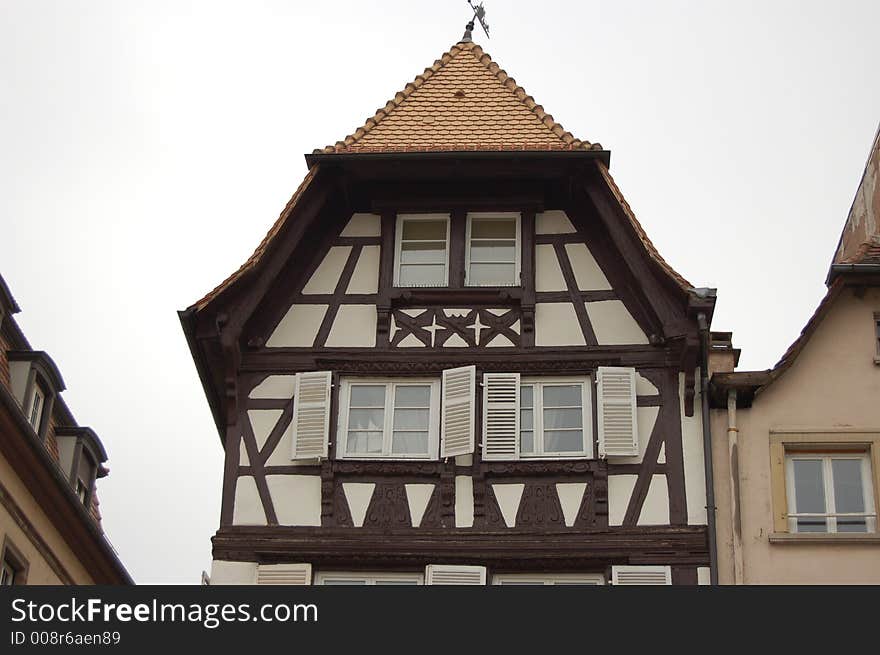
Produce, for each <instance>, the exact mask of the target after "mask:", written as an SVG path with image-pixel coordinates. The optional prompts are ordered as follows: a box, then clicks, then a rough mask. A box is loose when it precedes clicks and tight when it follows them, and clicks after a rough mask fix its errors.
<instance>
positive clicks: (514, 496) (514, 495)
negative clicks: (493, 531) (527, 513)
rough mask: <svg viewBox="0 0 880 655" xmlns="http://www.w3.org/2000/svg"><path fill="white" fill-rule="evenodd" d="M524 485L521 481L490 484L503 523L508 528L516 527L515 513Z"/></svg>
mask: <svg viewBox="0 0 880 655" xmlns="http://www.w3.org/2000/svg"><path fill="white" fill-rule="evenodd" d="M525 487H526V485H524V484H522V483H519V484H493V485H492V491H493V492H494V493H495V500H497V501H498V508H499V509H500V510H501V516H503V517H504V523H506V524H507V527H508V528H514V527H516V513H517V511H518V510H519V501H520V500H521V499H522V494H523V489H525Z"/></svg>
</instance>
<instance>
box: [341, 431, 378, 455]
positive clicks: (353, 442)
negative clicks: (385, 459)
mask: <svg viewBox="0 0 880 655" xmlns="http://www.w3.org/2000/svg"><path fill="white" fill-rule="evenodd" d="M346 452H347V453H350V454H353V453H357V454H376V453H381V452H382V433H381V432H349V433H348V444H347V447H346Z"/></svg>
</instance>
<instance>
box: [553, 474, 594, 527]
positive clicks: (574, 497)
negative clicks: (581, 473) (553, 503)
mask: <svg viewBox="0 0 880 655" xmlns="http://www.w3.org/2000/svg"><path fill="white" fill-rule="evenodd" d="M586 489H587V483H586V482H558V483H557V484H556V495H557V496H559V504H560V505H561V506H562V516H563V517H564V518H565V525H567V526H568V527H571V526H573V525H574V522H575V520H576V519H577V513H578V510H579V509H580V508H581V502H583V499H584V491H586Z"/></svg>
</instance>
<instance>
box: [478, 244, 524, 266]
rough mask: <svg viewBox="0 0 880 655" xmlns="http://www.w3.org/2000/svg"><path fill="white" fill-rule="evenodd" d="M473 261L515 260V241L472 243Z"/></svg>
mask: <svg viewBox="0 0 880 655" xmlns="http://www.w3.org/2000/svg"><path fill="white" fill-rule="evenodd" d="M471 261H472V262H515V261H516V243H515V242H513V241H475V242H473V243H472V244H471Z"/></svg>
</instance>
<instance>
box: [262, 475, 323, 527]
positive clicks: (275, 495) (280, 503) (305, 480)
mask: <svg viewBox="0 0 880 655" xmlns="http://www.w3.org/2000/svg"><path fill="white" fill-rule="evenodd" d="M266 484H267V485H268V486H269V494H270V495H271V496H272V504H273V505H274V506H275V515H276V516H277V517H278V525H313V526H319V525H321V476H320V475H267V476H266Z"/></svg>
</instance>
